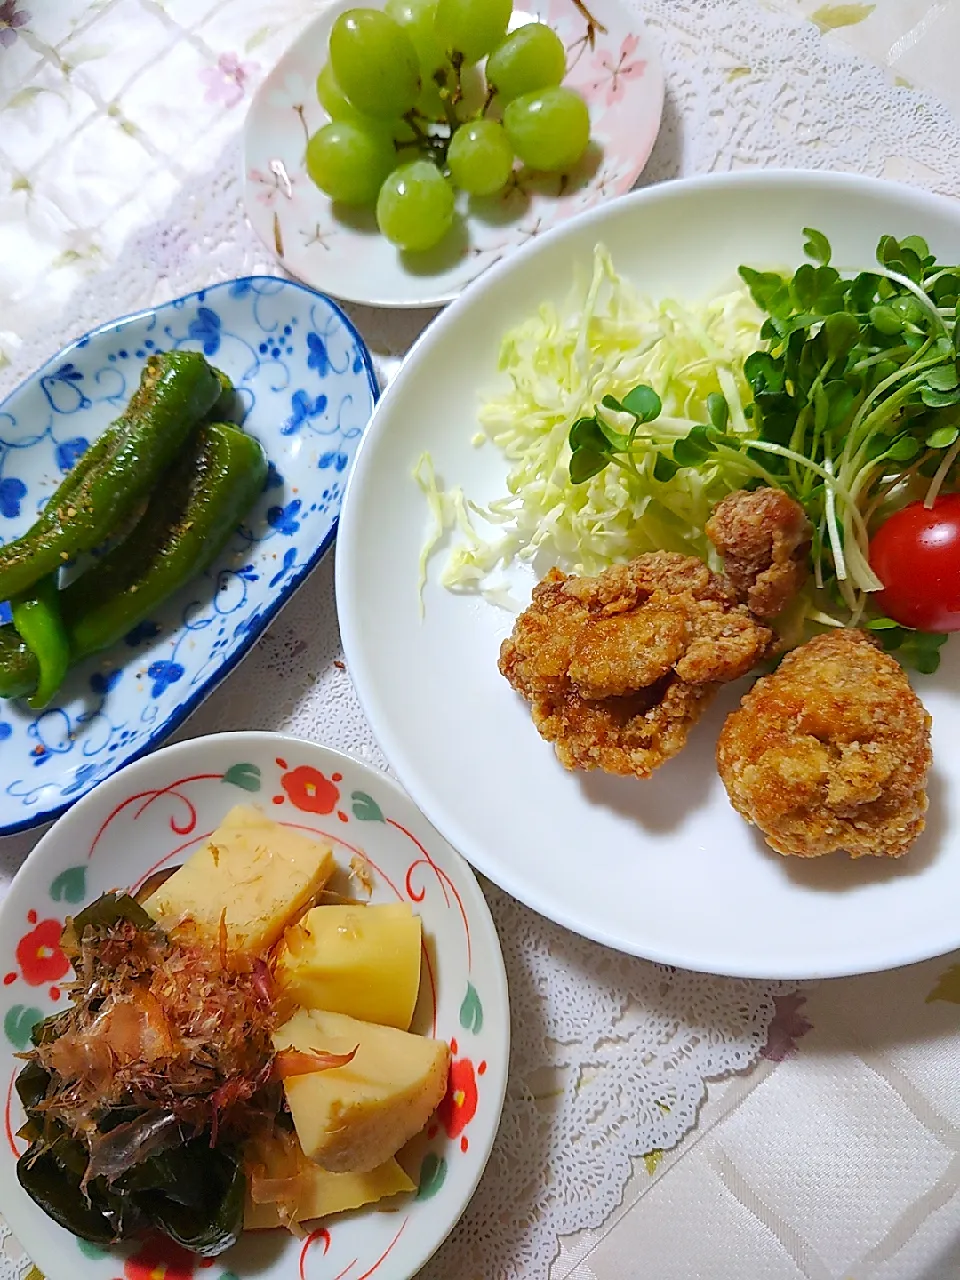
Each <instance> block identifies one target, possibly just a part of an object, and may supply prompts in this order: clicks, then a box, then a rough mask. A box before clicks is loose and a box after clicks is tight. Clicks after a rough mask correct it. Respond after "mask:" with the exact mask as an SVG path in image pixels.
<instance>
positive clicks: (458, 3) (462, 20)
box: [437, 0, 513, 62]
mask: <svg viewBox="0 0 960 1280" xmlns="http://www.w3.org/2000/svg"><path fill="white" fill-rule="evenodd" d="M512 13H513V0H437V34H438V35H439V36H440V41H441V43H442V44H443V47H444V49H445V50H447V51H448V52H452V53H454V52H455V53H459V54H462V55H463V58H464V61H466V62H479V61H480V59H481V58H485V57H486V56H487V54H488V53H492V52H493V51H494V49H496V47H497V45H498V44H500V43H501V42H502V40H503V37H504V36H505V35H506V33H507V23H508V22H509V21H510V15H511V14H512Z"/></svg>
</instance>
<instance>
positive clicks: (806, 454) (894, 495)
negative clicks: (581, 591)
mask: <svg viewBox="0 0 960 1280" xmlns="http://www.w3.org/2000/svg"><path fill="white" fill-rule="evenodd" d="M804 234H805V236H806V243H805V245H804V249H805V252H806V255H807V257H808V258H809V259H810V260H811V261H810V262H807V263H805V264H804V265H803V266H801V267H800V268H799V269H798V270H797V271H796V272H795V273H794V275H793V276H792V277H789V278H788V277H785V276H783V275H780V274H778V273H776V272H771V271H756V270H753V269H752V268H750V267H741V268H740V276H741V278H742V279H743V281H744V282H745V284H746V285H747V287H748V289H749V291H750V294H751V296H752V298H753V300H754V302H755V303H756V305H757V306H758V307H759V308H760V310H761V311H762V312H763V313H764V315H765V320H764V323H763V326H762V328H761V330H760V337H761V340H762V342H763V346H762V347H761V348H760V349H759V350H756V351H754V352H753V353H752V354H751V355H750V356H748V357H747V359H746V361H745V362H744V366H743V372H744V375H745V377H746V380H747V382H748V384H749V386H750V389H751V390H752V392H753V401H752V403H749V404H746V405H744V406H742V407H741V406H740V404H739V402H738V403H736V404H735V405H733V406H731V404H730V402H729V400H728V398H727V396H726V395H725V394H723V393H722V392H720V393H717V392H714V393H712V394H710V395H709V396H708V397H707V400H706V408H707V415H708V421H706V422H702V423H696V424H695V425H693V426H692V427H691V426H690V425H689V422H687V421H685V420H680V419H667V418H665V417H664V416H663V415H662V404H661V400H660V397H659V395H658V394H657V392H656V391H655V390H654V389H653V388H652V387H650V386H646V385H641V386H637V387H634V388H633V389H632V390H631V391H629V392H628V393H627V394H626V395H624V396H623V398H622V399H620V400H618V399H615V398H614V397H612V396H609V395H608V396H604V397H603V399H602V401H601V403H600V404H599V405H597V406H596V407H595V412H594V413H593V415H592V416H584V417H580V418H578V419H577V420H576V421H575V422H574V423H573V425H572V427H571V428H570V432H569V445H570V451H571V454H570V463H569V469H570V479H571V481H572V482H573V483H574V484H577V485H580V484H584V483H586V482H588V481H590V480H592V479H593V477H594V476H597V475H599V474H600V473H601V472H602V471H604V469H605V468H607V467H608V466H611V465H613V466H615V467H619V468H623V469H625V470H626V471H628V472H630V473H632V474H633V476H634V477H636V478H638V479H639V477H640V475H641V473H642V474H643V475H644V476H646V477H652V478H653V479H654V480H656V481H658V482H660V483H662V484H669V482H670V481H671V480H672V479H673V478H674V476H676V475H677V473H678V472H679V471H681V470H682V469H689V470H690V471H692V472H703V473H705V474H709V475H710V476H716V474H717V471H718V468H719V469H720V470H722V473H723V479H724V482H725V484H727V485H728V486H729V487H730V488H737V487H746V488H752V487H756V486H758V485H772V486H775V487H777V488H781V489H783V490H785V491H786V492H787V493H789V494H790V495H791V496H792V497H794V498H796V499H797V500H798V501H799V502H800V503H801V504H802V505H803V507H804V509H805V510H806V512H807V515H808V517H809V519H810V521H811V523H812V525H813V531H814V533H813V546H812V551H811V558H812V567H813V581H814V586H815V593H814V594H813V595H811V596H810V597H809V599H808V601H807V602H806V603H805V606H804V607H805V614H806V619H807V620H808V621H813V622H815V623H819V624H826V625H834V626H839V625H854V626H857V625H859V626H866V627H867V628H868V629H870V630H872V631H875V632H876V634H877V636H878V638H879V639H880V640H881V641H882V642H883V643H884V645H885V647H887V648H888V649H890V650H896V651H898V652H899V654H900V657H901V659H902V660H903V661H905V662H908V663H909V664H910V665H912V666H914V667H916V668H917V669H918V670H920V671H923V672H931V671H934V670H936V667H937V665H938V663H939V656H940V655H939V651H940V647H941V645H942V644H943V642H944V640H945V639H946V637H945V636H942V635H938V634H928V633H924V632H916V631H911V630H909V629H907V628H904V627H900V626H898V625H897V624H896V623H895V622H893V621H892V620H890V619H888V618H884V617H882V616H878V614H877V611H876V610H875V609H872V608H871V605H870V597H871V595H872V593H874V592H876V591H878V590H879V589H880V587H881V583H880V581H879V580H878V578H877V577H876V575H875V574H874V572H873V570H872V569H871V567H870V562H869V539H870V534H871V532H872V531H873V530H874V529H875V528H876V527H877V526H878V525H879V524H880V523H882V521H883V520H884V519H885V518H886V517H887V516H888V515H890V514H892V512H893V511H895V510H897V509H898V508H899V507H902V506H903V505H905V504H906V503H907V502H909V501H912V500H914V499H917V498H923V499H924V500H925V501H926V502H927V504H928V505H930V504H932V503H933V501H934V499H935V497H936V496H937V494H938V493H939V491H940V489H941V488H942V487H943V485H944V484H946V483H950V482H951V481H952V480H953V479H954V477H955V470H956V467H957V459H958V455H960V377H958V341H960V327H958V326H960V267H943V266H940V265H938V264H937V262H936V259H935V258H934V256H933V255H932V254H931V253H930V250H929V248H928V246H927V244H926V242H925V241H924V240H922V239H921V238H920V237H919V236H908V237H907V238H906V239H904V240H897V239H895V238H894V237H893V236H883V237H882V238H881V240H880V242H879V245H878V247H877V267H876V268H875V269H873V270H871V271H862V272H860V273H858V274H856V275H847V276H844V275H841V273H840V271H839V270H837V268H836V267H834V266H833V265H831V258H832V250H831V246H830V243H829V241H828V240H827V238H826V236H824V235H823V234H822V233H821V232H819V231H816V230H813V229H810V228H807V229H805V231H804ZM731 408H733V409H734V411H735V412H737V413H738V415H739V417H740V421H741V423H743V425H744V426H745V427H746V430H743V429H737V428H734V427H733V426H732V425H731Z"/></svg>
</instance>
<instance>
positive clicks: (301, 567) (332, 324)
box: [0, 276, 378, 835]
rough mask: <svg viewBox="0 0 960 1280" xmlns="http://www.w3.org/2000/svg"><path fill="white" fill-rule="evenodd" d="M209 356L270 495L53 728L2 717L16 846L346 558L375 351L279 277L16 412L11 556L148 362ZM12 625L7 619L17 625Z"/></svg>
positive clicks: (26, 394)
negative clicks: (252, 442)
mask: <svg viewBox="0 0 960 1280" xmlns="http://www.w3.org/2000/svg"><path fill="white" fill-rule="evenodd" d="M174 347H176V348H182V349H185V350H192V351H202V352H203V353H204V355H205V356H206V357H207V358H208V359H209V360H210V361H211V363H213V364H214V365H216V366H217V367H218V368H220V369H222V370H223V371H224V372H225V373H227V374H228V375H229V376H230V378H231V379H232V380H233V382H234V385H235V386H236V387H237V390H238V393H239V396H240V399H241V401H242V405H243V409H244V411H245V417H244V427H245V429H246V430H248V431H249V432H250V433H251V434H252V435H254V436H256V437H257V439H258V440H259V441H260V442H261V444H262V445H263V447H264V449H265V450H266V453H267V457H268V458H269V461H270V471H269V475H268V478H267V485H266V488H265V490H264V493H263V495H262V497H261V499H260V501H259V503H258V505H257V507H256V508H255V509H254V511H253V513H252V514H251V516H250V517H249V518H248V520H247V522H246V524H245V525H244V526H242V527H241V528H240V529H239V530H238V531H237V533H236V534H235V535H234V537H233V538H232V540H231V542H230V543H229V545H228V546H227V548H226V549H225V551H224V552H223V554H222V555H221V556H220V558H219V560H218V561H217V563H216V564H215V565H214V566H213V567H212V568H211V569H210V570H209V571H208V572H207V573H206V574H205V575H202V576H201V577H199V578H197V579H195V580H194V581H193V582H192V583H190V585H189V586H188V587H186V588H185V589H184V590H183V591H182V592H180V593H179V594H178V595H177V596H175V597H174V598H173V599H171V600H169V601H168V602H167V604H166V605H165V606H163V608H161V609H159V610H158V611H157V613H156V615H155V616H154V617H152V618H151V619H150V620H149V621H148V622H145V623H142V624H141V625H140V626H139V627H137V628H136V630H135V631H132V632H130V633H129V634H128V635H127V636H126V638H125V639H124V640H123V641H122V642H121V643H120V644H118V645H117V646H116V647H115V648H114V649H112V650H108V651H106V652H105V653H102V654H100V655H98V656H96V657H94V658H91V659H88V660H87V661H86V662H84V663H82V664H81V665H79V666H78V667H77V668H76V669H75V670H74V671H72V672H71V674H70V676H69V678H68V680H67V682H66V683H65V685H64V687H63V689H62V690H61V693H60V695H59V697H58V699H57V700H56V701H55V702H54V703H53V704H52V705H51V706H49V707H47V708H46V710H44V711H43V712H40V713H36V712H31V711H30V710H29V708H28V707H27V706H26V704H25V703H24V702H20V701H17V702H0V835H7V834H10V833H12V832H14V831H20V830H24V829H25V828H27V827H32V826H35V825H37V824H39V823H41V822H47V821H49V820H50V819H52V818H55V817H57V815H58V814H60V813H62V812H63V811H64V810H65V809H66V808H67V807H68V806H69V805H70V804H72V803H73V802H74V801H76V800H78V799H79V798H80V797H81V796H82V795H85V794H86V792H88V791H89V790H90V789H91V788H92V787H94V786H95V785H96V784H97V783H98V782H101V781H102V780H103V779H104V778H106V777H109V776H110V774H112V773H114V772H115V771H116V770H117V769H119V768H120V767H121V766H122V765H124V764H127V763H128V762H129V761H131V760H134V759H136V758H137V757H138V756H141V755H143V754H144V753H145V752H147V751H149V750H150V749H151V748H152V747H155V746H156V745H157V744H158V743H160V742H161V741H162V740H163V739H164V738H165V737H167V736H168V735H169V734H170V733H172V732H173V730H174V729H175V728H176V727H177V726H178V725H179V724H180V723H181V722H182V721H183V720H184V719H185V718H186V717H187V716H188V715H189V714H190V713H191V712H192V711H194V710H195V709H196V707H197V706H198V705H199V704H200V703H201V702H202V701H203V699H204V698H205V697H206V696H207V695H208V694H209V693H210V692H212V690H213V689H214V688H215V687H216V686H217V685H218V684H219V682H220V681H221V680H222V679H223V678H224V677H225V676H226V675H227V674H228V673H229V672H230V671H231V670H232V669H233V667H234V666H236V664H237V663H238V662H239V661H240V659H241V658H242V657H243V656H244V655H245V654H246V652H247V651H248V650H249V649H250V647H251V646H252V645H253V643H254V642H255V641H256V639H257V638H258V636H259V635H260V633H261V632H262V631H263V630H264V628H265V627H266V626H267V625H268V623H269V622H270V621H271V619H272V618H273V616H274V615H275V614H276V613H277V611H278V610H279V609H280V607H281V606H282V605H283V604H284V603H285V602H286V600H287V599H288V598H289V597H290V595H291V594H292V593H293V592H294V591H295V590H296V589H297V587H298V586H299V585H300V583H301V582H302V581H303V580H304V578H305V577H306V576H307V574H308V573H309V572H310V570H311V569H313V568H314V566H315V565H316V564H317V563H318V562H319V561H320V559H321V557H322V556H323V554H324V552H325V551H326V550H327V549H328V547H329V546H330V545H331V543H332V542H333V539H334V536H335V534H336V528H337V519H338V516H339V514H340V503H341V500H342V497H343V491H344V486H345V482H346V479H347V475H348V474H349V471H350V468H351V466H352V464H353V460H354V456H355V453H356V450H357V445H358V443H359V441H360V438H361V436H362V434H363V431H364V428H365V427H366V425H367V422H368V420H369V418H370V414H371V412H372V411H373V406H374V404H375V402H376V399H377V395H378V390H377V381H376V377H375V375H374V371H373V365H372V362H371V360H370V354H369V352H368V351H367V349H366V346H365V345H364V343H363V340H362V338H361V337H360V335H359V334H358V333H357V331H356V330H355V329H354V327H353V325H352V324H351V323H350V321H349V320H348V319H347V318H346V316H345V315H344V314H343V312H342V311H340V309H339V308H338V307H337V306H335V305H334V303H332V302H331V301H330V300H329V299H328V298H325V297H323V296H321V295H320V294H316V293H313V292H312V291H310V290H309V289H305V288H303V286H301V285H297V284H293V283H291V282H288V281H285V280H279V279H276V278H274V277H272V276H261V277H249V278H247V279H242V280H233V281H228V282H226V283H224V284H218V285H215V286H213V287H211V288H209V289H205V290H201V291H200V292H199V293H194V294H189V295H188V296H187V297H184V298H178V299H177V300H176V301H175V302H169V303H166V304H164V305H163V306H159V307H156V308H154V309H152V310H149V311H143V312H141V313H140V314H138V315H134V316H129V317H127V318H125V319H122V320H117V321H115V322H113V323H111V324H108V325H105V326H104V327H102V328H100V329H97V330H95V331H94V332H93V333H90V334H88V335H87V336H86V337H84V338H81V339H79V340H78V341H77V342H75V343H73V344H72V345H71V346H69V347H66V348H65V349H64V350H63V351H61V352H60V353H59V355H56V356H54V358H53V359H52V360H50V361H49V362H48V363H47V364H46V365H44V367H43V368H42V369H40V370H38V371H37V372H36V373H34V374H33V375H32V376H31V377H30V378H28V379H27V381H26V382H24V383H23V384H22V385H21V386H20V387H18V388H17V390H16V391H14V392H13V393H12V394H11V395H10V396H9V397H8V398H7V400H6V401H4V403H3V404H2V405H0V543H3V542H8V541H10V539H12V538H15V537H18V536H19V535H20V534H21V533H23V532H24V531H25V530H26V529H27V528H28V527H29V526H30V524H31V523H32V522H33V520H34V519H35V517H36V514H37V511H38V510H39V509H40V508H41V507H42V506H43V505H44V503H45V502H46V500H47V499H48V498H49V496H50V494H51V493H52V492H53V490H54V489H55V488H56V486H57V485H58V484H59V483H60V481H61V479H62V478H63V475H64V474H65V473H66V472H67V471H69V470H70V468H71V467H72V466H73V464H74V463H75V462H76V461H77V459H78V458H79V457H80V456H81V455H82V453H83V451H84V450H85V449H86V448H87V447H88V445H89V444H90V442H91V441H92V440H95V439H96V437H97V436H98V435H99V434H100V432H101V431H103V430H104V428H105V427H106V426H107V425H108V424H109V423H110V422H112V421H113V419H114V418H116V417H117V416H118V415H119V413H120V412H121V411H122V409H123V407H124V406H125V404H126V402H127V400H128V399H129V397H130V396H131V394H132V393H133V391H134V390H135V389H136V387H137V385H138V382H139V378H140V372H141V369H142V367H143V364H144V362H145V361H146V359H147V358H148V356H150V355H151V354H152V353H154V352H158V351H163V350H167V349H170V348H174ZM8 619H9V609H8V607H7V606H6V605H5V604H0V622H6V621H8Z"/></svg>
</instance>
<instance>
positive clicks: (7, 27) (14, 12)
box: [0, 0, 30, 49]
mask: <svg viewBox="0 0 960 1280" xmlns="http://www.w3.org/2000/svg"><path fill="white" fill-rule="evenodd" d="M29 21H30V15H29V13H27V11H26V9H18V8H17V5H16V0H3V3H2V4H0V48H3V49H9V48H10V46H11V45H12V44H13V42H14V40H16V38H17V29H18V28H19V27H25V26H26V25H27V23H28V22H29Z"/></svg>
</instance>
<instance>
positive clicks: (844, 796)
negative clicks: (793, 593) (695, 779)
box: [717, 631, 931, 858]
mask: <svg viewBox="0 0 960 1280" xmlns="http://www.w3.org/2000/svg"><path fill="white" fill-rule="evenodd" d="M930 763H931V752H930V717H929V716H928V715H927V713H926V711H925V710H924V707H923V704H922V703H921V701H920V699H919V698H918V697H917V695H916V694H915V693H914V692H913V690H912V689H911V687H910V684H909V681H908V680H907V677H906V676H905V675H904V673H903V671H902V670H901V668H900V666H899V665H898V664H897V663H896V662H895V661H894V660H893V658H891V657H890V656H889V655H888V654H885V653H883V652H882V651H881V650H880V649H879V648H878V647H877V646H876V645H875V643H874V642H873V640H872V639H871V638H870V637H869V636H867V635H866V634H864V632H862V631H835V632H832V633H830V634H829V635H821V636H817V637H816V638H815V639H813V640H810V641H809V642H808V643H807V644H805V645H802V646H801V647H800V648H799V649H795V650H794V651H793V652H792V653H790V654H788V655H787V656H786V657H785V658H784V660H783V661H782V662H781V664H780V666H779V667H778V669H777V670H776V671H775V672H774V673H773V675H770V676H766V677H764V678H763V679H761V680H758V681H757V683H756V684H755V685H754V686H753V688H752V689H751V690H750V692H749V693H748V694H747V695H746V697H745V698H744V699H743V701H742V702H741V704H740V708H739V710H737V711H734V712H733V713H732V714H731V715H730V716H728V717H727V721H726V724H725V725H724V727H723V731H722V733H721V734H720V741H719V744H718V746H717V767H718V768H719V770H720V777H721V778H722V779H723V784H724V786H725V787H726V789H727V794H728V795H729V797H730V800H731V802H732V804H733V807H734V808H735V809H736V810H737V812H738V813H739V814H741V815H742V816H743V817H744V818H746V820H747V821H748V822H751V823H754V824H755V825H756V826H757V827H759V828H760V830H761V832H762V833H763V836H764V839H765V840H766V842H767V844H768V845H770V847H771V848H772V849H776V851H777V852H778V853H784V854H797V855H799V856H800V857H804V858H815V857H819V856H820V855H821V854H825V853H834V852H836V851H838V850H846V851H847V852H848V853H849V854H851V855H852V856H853V857H855V858H859V857H862V856H863V855H865V854H874V855H877V856H880V857H883V856H886V857H890V858H898V857H899V856H900V855H901V854H903V853H906V851H907V849H909V847H910V845H911V844H913V842H914V840H916V838H917V836H918V835H919V834H920V832H921V831H922V830H923V826H924V813H925V812H926V808H927V795H926V782H927V774H928V772H929V769H930Z"/></svg>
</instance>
